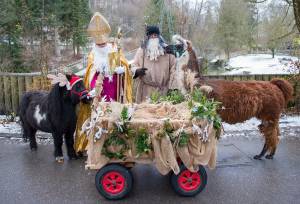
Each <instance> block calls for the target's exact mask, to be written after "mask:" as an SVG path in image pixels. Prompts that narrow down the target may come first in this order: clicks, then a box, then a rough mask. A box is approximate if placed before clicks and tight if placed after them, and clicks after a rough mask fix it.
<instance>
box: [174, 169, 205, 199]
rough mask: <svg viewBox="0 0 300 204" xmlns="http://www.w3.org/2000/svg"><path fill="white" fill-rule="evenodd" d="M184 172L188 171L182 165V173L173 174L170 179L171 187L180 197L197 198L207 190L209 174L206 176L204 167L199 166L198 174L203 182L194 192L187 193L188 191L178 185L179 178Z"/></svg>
mask: <svg viewBox="0 0 300 204" xmlns="http://www.w3.org/2000/svg"><path fill="white" fill-rule="evenodd" d="M184 170H187V168H186V167H185V166H184V165H183V164H182V165H181V166H180V173H179V174H178V175H176V174H174V173H172V175H171V177H170V181H171V186H172V188H173V190H174V191H175V192H176V193H177V194H178V195H180V196H184V197H193V196H196V195H197V194H199V193H200V192H201V191H203V189H204V188H205V186H206V184H207V174H206V171H205V168H204V167H203V166H199V171H198V172H197V173H198V174H199V176H200V178H201V181H202V182H201V184H200V185H199V187H198V188H197V189H195V190H193V191H186V190H184V189H182V188H181V187H180V185H179V183H178V178H179V176H180V174H181V173H182V172H183V171H184Z"/></svg>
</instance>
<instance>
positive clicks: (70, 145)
mask: <svg viewBox="0 0 300 204" xmlns="http://www.w3.org/2000/svg"><path fill="white" fill-rule="evenodd" d="M73 134H74V131H70V132H67V133H66V134H65V142H66V147H67V152H68V156H69V159H70V160H72V159H77V155H76V153H75V150H74V137H73Z"/></svg>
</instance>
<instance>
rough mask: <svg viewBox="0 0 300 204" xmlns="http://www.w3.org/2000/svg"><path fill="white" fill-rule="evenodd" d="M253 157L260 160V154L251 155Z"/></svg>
mask: <svg viewBox="0 0 300 204" xmlns="http://www.w3.org/2000/svg"><path fill="white" fill-rule="evenodd" d="M253 159H257V160H261V156H260V155H255V156H254V157H253Z"/></svg>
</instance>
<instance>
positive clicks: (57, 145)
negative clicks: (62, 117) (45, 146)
mask: <svg viewBox="0 0 300 204" xmlns="http://www.w3.org/2000/svg"><path fill="white" fill-rule="evenodd" d="M53 139H54V156H55V160H56V161H57V162H58V163H62V162H63V161H64V157H63V152H62V144H63V136H62V134H59V133H53Z"/></svg>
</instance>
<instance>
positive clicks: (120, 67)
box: [115, 66, 125, 74]
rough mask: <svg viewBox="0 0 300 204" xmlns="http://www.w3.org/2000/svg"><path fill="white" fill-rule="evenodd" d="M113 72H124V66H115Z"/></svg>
mask: <svg viewBox="0 0 300 204" xmlns="http://www.w3.org/2000/svg"><path fill="white" fill-rule="evenodd" d="M115 72H116V73H117V74H123V73H124V72H125V68H124V67H122V66H119V67H116V69H115Z"/></svg>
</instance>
